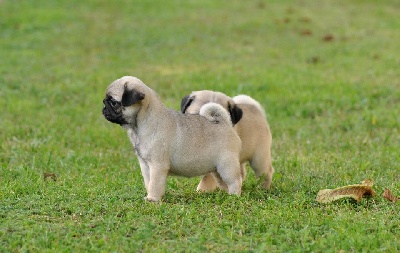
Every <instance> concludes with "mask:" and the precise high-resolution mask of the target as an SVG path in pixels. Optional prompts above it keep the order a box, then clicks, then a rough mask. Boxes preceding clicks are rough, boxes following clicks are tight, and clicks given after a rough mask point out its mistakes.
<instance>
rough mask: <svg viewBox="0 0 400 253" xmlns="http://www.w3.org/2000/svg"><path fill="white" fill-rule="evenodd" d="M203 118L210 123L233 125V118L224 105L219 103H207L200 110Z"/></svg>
mask: <svg viewBox="0 0 400 253" xmlns="http://www.w3.org/2000/svg"><path fill="white" fill-rule="evenodd" d="M199 114H200V115H201V116H203V117H206V119H208V120H209V121H211V122H213V123H215V124H230V125H232V121H231V117H230V116H229V113H228V111H227V110H225V108H224V107H222V105H220V104H217V103H212V102H210V103H207V104H204V105H203V106H202V107H201V108H200V113H199Z"/></svg>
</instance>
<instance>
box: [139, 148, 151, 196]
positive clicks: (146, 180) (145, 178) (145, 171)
mask: <svg viewBox="0 0 400 253" xmlns="http://www.w3.org/2000/svg"><path fill="white" fill-rule="evenodd" d="M138 160H139V163H140V170H141V171H142V177H143V181H144V187H145V188H146V192H148V191H149V181H150V168H149V165H148V164H147V163H146V161H145V160H143V159H142V158H140V156H138Z"/></svg>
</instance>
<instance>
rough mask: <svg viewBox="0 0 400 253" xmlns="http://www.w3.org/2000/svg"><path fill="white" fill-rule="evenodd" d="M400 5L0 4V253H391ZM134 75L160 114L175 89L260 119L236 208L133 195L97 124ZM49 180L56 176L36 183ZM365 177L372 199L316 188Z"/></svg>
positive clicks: (395, 238)
mask: <svg viewBox="0 0 400 253" xmlns="http://www.w3.org/2000/svg"><path fill="white" fill-rule="evenodd" d="M399 12H400V5H399V3H398V1H396V0H386V1H374V0H366V1H360V0H349V1H312V0H305V1H236V0H235V1H229V2H225V1H212V0H209V1H127V0H125V1H94V0H88V1H76V0H72V1H71V0H69V1H64V0H60V1H44V0H36V1H32V0H21V1H11V0H3V1H0V27H1V29H0V59H1V61H0V108H1V114H0V129H1V130H0V143H1V144H0V145H1V152H0V252H68V251H70V252H77V251H82V252H87V251H92V252H93V251H94V252H95V251H102V252H138V251H145V252H157V251H159V252H197V251H209V252H227V251H231V252H243V251H244V252H339V251H341V250H343V251H344V252H398V251H400V221H399V213H400V208H399V204H398V203H397V204H393V203H389V202H387V201H385V200H384V199H383V198H382V197H381V194H382V192H383V190H384V188H386V187H387V188H389V189H391V190H392V192H393V193H394V194H395V195H397V196H399V195H400V183H399V182H400V178H399V175H400V173H399V171H400V151H399V150H400V113H399V112H400V111H399V105H400V76H399V73H400V72H399V67H400V58H399V55H400V47H399V45H400V33H399V28H400V19H399V18H398V13H399ZM123 75H134V76H137V77H139V78H140V79H142V80H143V81H144V82H145V83H146V84H148V85H149V86H151V87H152V88H153V89H155V90H156V91H157V93H158V94H159V95H160V96H161V97H162V99H163V101H164V102H165V104H166V105H168V106H169V107H172V108H175V109H178V108H179V104H180V99H181V98H182V97H183V96H184V95H186V94H188V93H190V92H191V91H192V90H200V89H213V90H219V91H222V92H224V93H226V94H228V95H231V96H233V95H237V94H239V93H243V94H247V95H250V96H252V97H254V98H255V99H257V100H258V101H260V103H261V104H262V105H263V106H264V107H265V109H266V111H267V114H268V119H269V122H270V125H271V129H272V131H273V138H274V141H273V150H272V151H273V159H274V160H273V165H274V167H275V169H276V174H275V177H274V179H273V188H272V190H271V192H269V193H266V192H264V191H263V190H262V189H260V188H259V187H258V185H257V180H256V179H255V177H254V175H253V173H252V172H251V170H250V168H249V173H248V177H247V179H246V181H245V182H244V185H243V194H242V196H241V197H239V198H238V197H233V196H229V195H227V194H226V193H224V192H221V191H216V192H215V193H212V194H199V193H196V192H195V188H196V185H197V183H198V181H199V179H198V178H195V179H185V178H169V179H168V186H167V193H166V196H165V199H164V201H163V202H162V203H159V204H150V203H146V202H145V201H144V200H143V197H144V196H145V190H144V186H143V182H142V177H141V175H140V170H139V165H138V162H137V160H136V158H135V157H134V154H133V151H132V147H131V145H130V143H129V141H128V139H127V137H126V133H125V132H124V130H123V129H121V128H120V127H118V126H117V125H114V124H110V123H109V122H107V121H106V120H105V119H104V118H103V116H102V115H101V109H102V99H103V96H104V93H105V89H106V87H107V85H108V84H109V83H111V82H112V81H113V80H115V79H117V78H119V77H121V76H123ZM44 173H55V174H56V176H57V180H56V181H53V180H52V179H51V178H47V179H44V177H43V174H44ZM366 178H372V179H374V181H375V185H374V189H375V191H376V192H377V196H376V197H374V198H372V199H364V200H362V201H361V202H360V203H358V204H357V203H353V202H352V201H349V200H343V201H338V202H335V203H332V204H327V205H321V204H318V203H317V202H316V201H315V197H316V194H317V192H318V191H319V190H320V189H324V188H335V187H339V186H344V185H347V184H354V183H359V182H360V181H362V180H364V179H366Z"/></svg>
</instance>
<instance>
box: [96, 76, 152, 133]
mask: <svg viewBox="0 0 400 253" xmlns="http://www.w3.org/2000/svg"><path fill="white" fill-rule="evenodd" d="M143 99H144V94H143V93H141V92H138V91H136V90H129V89H128V88H127V85H126V84H125V86H124V93H123V95H122V100H121V101H117V100H115V99H114V98H113V97H112V96H110V95H107V96H106V98H105V99H103V104H104V107H103V115H104V117H105V118H106V119H107V120H108V121H110V122H112V123H115V124H119V125H124V124H128V122H127V121H126V120H125V119H124V117H123V108H124V107H127V106H131V105H133V104H135V103H137V102H139V101H141V100H143Z"/></svg>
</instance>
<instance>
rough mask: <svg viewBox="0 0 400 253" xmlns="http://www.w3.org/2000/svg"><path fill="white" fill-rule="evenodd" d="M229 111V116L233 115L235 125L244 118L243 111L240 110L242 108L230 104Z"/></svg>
mask: <svg viewBox="0 0 400 253" xmlns="http://www.w3.org/2000/svg"><path fill="white" fill-rule="evenodd" d="M228 111H229V114H230V115H231V120H232V124H233V125H235V124H236V123H238V122H239V120H240V119H241V118H242V116H243V111H242V109H240V107H239V106H237V105H235V104H233V105H231V104H230V103H228Z"/></svg>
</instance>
